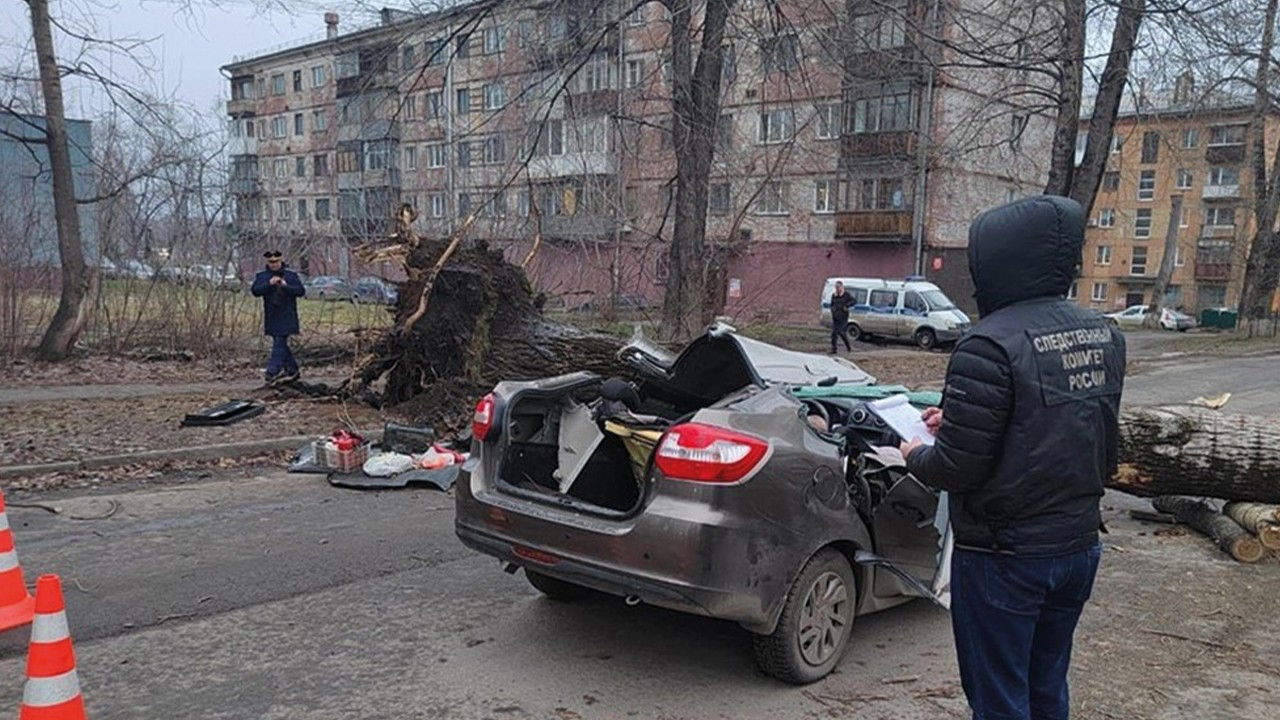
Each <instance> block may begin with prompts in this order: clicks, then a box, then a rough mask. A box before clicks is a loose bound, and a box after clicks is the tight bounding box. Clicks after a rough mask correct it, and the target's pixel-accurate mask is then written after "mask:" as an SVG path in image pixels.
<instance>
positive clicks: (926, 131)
mask: <svg viewBox="0 0 1280 720" xmlns="http://www.w3.org/2000/svg"><path fill="white" fill-rule="evenodd" d="M941 3H942V0H934V2H933V5H932V7H930V9H929V17H928V19H927V20H926V22H925V27H926V28H928V32H930V33H932V34H934V35H935V36H936V35H937V34H938V33H939V29H938V11H939V5H941ZM932 59H933V58H930V60H932ZM936 75H937V69H936V67H935V66H934V64H933V63H932V62H931V63H930V69H929V77H928V79H927V81H926V82H925V89H924V98H923V99H922V100H921V103H920V128H921V130H922V132H920V133H919V134H918V135H917V141H916V192H915V202H914V205H915V207H914V208H913V212H912V214H911V240H912V243H913V244H914V246H915V274H916V275H924V229H925V222H924V216H925V210H926V208H928V202H927V201H926V193H927V191H928V180H929V168H928V160H929V141H930V140H931V139H932V137H933V84H934V78H935V77H936Z"/></svg>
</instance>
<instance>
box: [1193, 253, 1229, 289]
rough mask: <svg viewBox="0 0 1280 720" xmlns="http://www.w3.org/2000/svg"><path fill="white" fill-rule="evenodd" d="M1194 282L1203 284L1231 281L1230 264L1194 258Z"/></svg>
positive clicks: (1212, 259)
mask: <svg viewBox="0 0 1280 720" xmlns="http://www.w3.org/2000/svg"><path fill="white" fill-rule="evenodd" d="M1196 280H1199V281H1203V282H1223V283H1224V282H1228V281H1230V280H1231V263H1230V262H1223V261H1221V260H1217V259H1215V258H1206V259H1201V258H1199V257H1197V258H1196Z"/></svg>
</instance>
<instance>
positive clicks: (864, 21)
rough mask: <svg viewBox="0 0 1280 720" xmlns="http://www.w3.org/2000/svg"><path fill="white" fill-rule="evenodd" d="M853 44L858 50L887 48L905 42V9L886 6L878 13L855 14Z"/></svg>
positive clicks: (867, 50)
mask: <svg viewBox="0 0 1280 720" xmlns="http://www.w3.org/2000/svg"><path fill="white" fill-rule="evenodd" d="M853 44H854V47H855V48H856V49H857V50H858V51H859V52H870V51H873V50H889V49H891V48H896V47H902V46H903V45H906V44H907V9H906V8H905V7H886V8H884V10H883V11H881V12H878V13H869V14H866V15H855V16H854V18H853Z"/></svg>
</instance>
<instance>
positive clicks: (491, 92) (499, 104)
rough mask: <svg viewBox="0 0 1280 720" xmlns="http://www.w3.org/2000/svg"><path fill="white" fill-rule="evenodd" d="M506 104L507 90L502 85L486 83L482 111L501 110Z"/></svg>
mask: <svg viewBox="0 0 1280 720" xmlns="http://www.w3.org/2000/svg"><path fill="white" fill-rule="evenodd" d="M506 104H507V89H506V88H505V87H503V86H502V83H488V84H486V85H485V86H484V109H485V110H501V109H502V108H503V106H504V105H506Z"/></svg>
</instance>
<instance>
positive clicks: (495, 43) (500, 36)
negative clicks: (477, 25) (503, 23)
mask: <svg viewBox="0 0 1280 720" xmlns="http://www.w3.org/2000/svg"><path fill="white" fill-rule="evenodd" d="M506 49H507V35H506V33H505V32H503V30H502V28H501V27H498V26H494V27H487V28H485V29H484V54H485V55H495V54H497V53H500V52H502V51H504V50H506Z"/></svg>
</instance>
